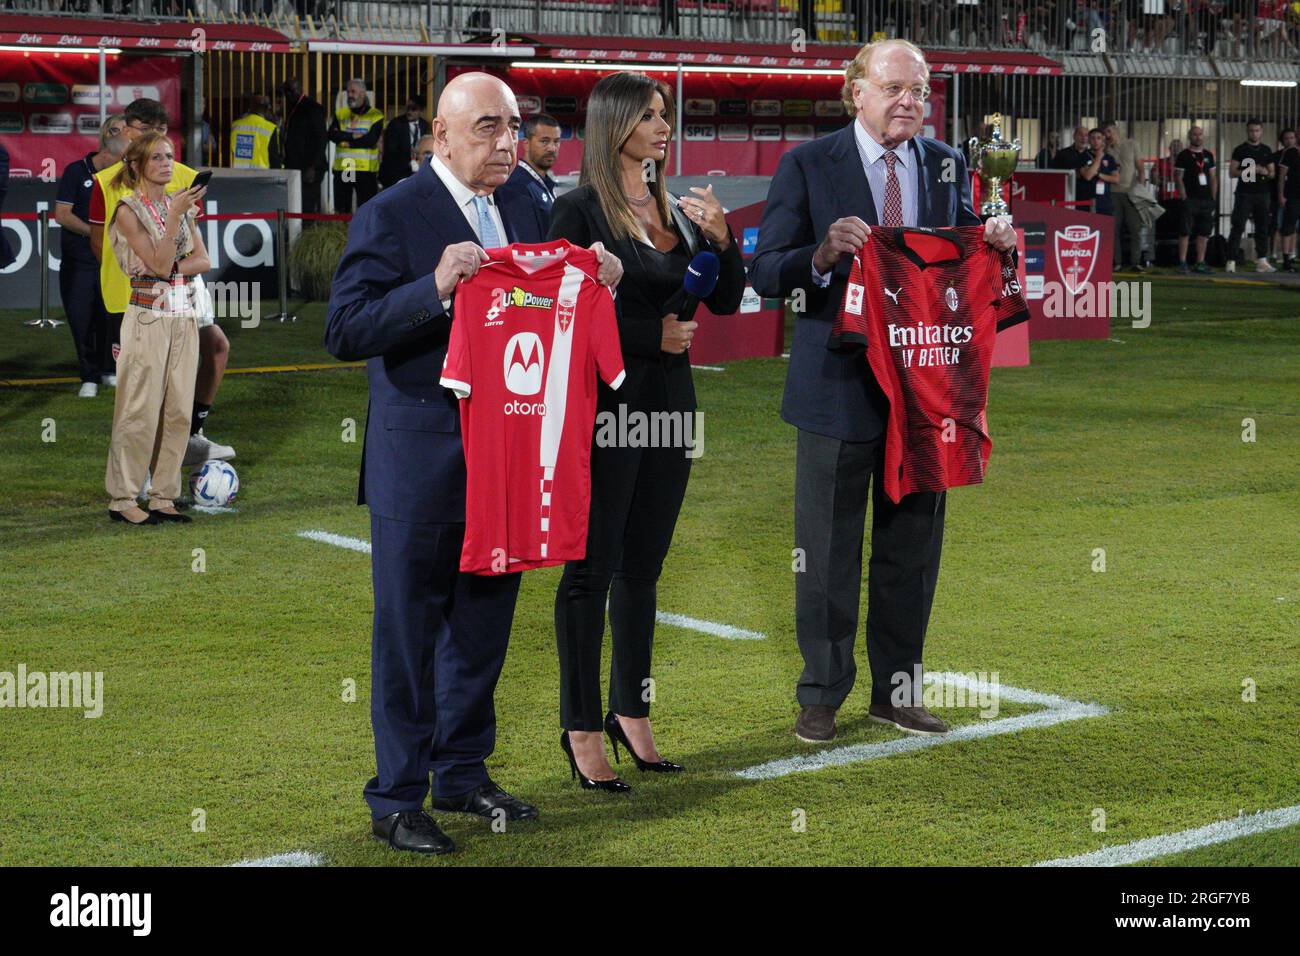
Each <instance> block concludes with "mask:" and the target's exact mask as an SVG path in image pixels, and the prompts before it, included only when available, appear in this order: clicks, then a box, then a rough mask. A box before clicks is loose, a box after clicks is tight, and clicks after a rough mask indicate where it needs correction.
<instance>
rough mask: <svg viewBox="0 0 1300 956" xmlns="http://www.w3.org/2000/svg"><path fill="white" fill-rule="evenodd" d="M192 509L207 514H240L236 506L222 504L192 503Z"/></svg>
mask: <svg viewBox="0 0 1300 956" xmlns="http://www.w3.org/2000/svg"><path fill="white" fill-rule="evenodd" d="M190 510H191V511H197V512H198V513H199V514H205V515H233V514H239V511H238V510H237V509H235V508H223V507H221V506H220V505H190Z"/></svg>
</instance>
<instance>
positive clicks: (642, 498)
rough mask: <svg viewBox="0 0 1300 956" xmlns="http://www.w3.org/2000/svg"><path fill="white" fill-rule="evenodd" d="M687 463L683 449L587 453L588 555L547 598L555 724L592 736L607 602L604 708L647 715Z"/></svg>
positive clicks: (568, 568) (599, 722)
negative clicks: (556, 672) (555, 659)
mask: <svg viewBox="0 0 1300 956" xmlns="http://www.w3.org/2000/svg"><path fill="white" fill-rule="evenodd" d="M690 472H691V460H690V459H689V458H687V457H686V451H685V449H683V448H627V447H606V448H602V447H600V446H599V445H593V447H592V453H591V517H590V520H589V523H588V526H587V556H586V557H585V558H584V559H583V560H581V561H570V562H569V563H568V564H566V565H565V566H564V575H563V576H562V577H561V578H560V586H559V589H558V590H557V591H556V594H555V634H556V643H557V644H558V646H559V652H560V725H561V726H562V727H563V728H564V729H565V730H600V729H601V728H602V727H603V726H604V716H605V715H604V708H603V707H602V706H601V701H602V695H601V690H600V683H601V673H600V651H601V645H602V644H603V643H604V638H605V603H606V599H607V598H608V602H609V629H610V635H611V638H612V643H613V652H612V655H611V657H610V675H609V709H610V710H612V711H613V712H614V713H616V714H622V715H623V716H625V717H646V716H649V714H650V700H649V697H650V694H649V692H648V688H649V685H648V683H647V681H648V679H649V677H650V656H651V645H652V644H653V643H654V630H655V590H656V585H657V582H658V580H659V573H660V571H661V570H662V569H663V563H664V558H665V557H666V556H667V555H668V547H669V545H670V544H671V543H672V539H673V529H674V528H675V527H676V525H677V515H678V514H679V513H680V511H681V507H682V499H683V498H685V497H686V483H687V480H688V479H689V478H690Z"/></svg>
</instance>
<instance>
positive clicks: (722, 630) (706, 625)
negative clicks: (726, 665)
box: [655, 611, 767, 641]
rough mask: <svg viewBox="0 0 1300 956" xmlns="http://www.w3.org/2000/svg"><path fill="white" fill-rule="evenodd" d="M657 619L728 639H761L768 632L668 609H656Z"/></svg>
mask: <svg viewBox="0 0 1300 956" xmlns="http://www.w3.org/2000/svg"><path fill="white" fill-rule="evenodd" d="M655 620H656V621H657V622H658V623H660V624H668V625H670V626H672V627H684V628H686V629H687V630H690V631H699V632H700V633H702V634H712V635H713V636H714V637H721V638H723V639H724V640H728V641H761V640H763V639H764V638H766V637H767V635H766V634H760V633H758V631H747V630H745V629H744V628H743V627H732V626H731V625H730V624H717V623H715V622H713V621H701V620H700V619H699V618H697V617H687V616H686V615H685V614H670V613H669V612H667V611H656V612H655Z"/></svg>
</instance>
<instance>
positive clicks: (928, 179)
mask: <svg viewBox="0 0 1300 956" xmlns="http://www.w3.org/2000/svg"><path fill="white" fill-rule="evenodd" d="M854 122H856V120H855V121H854ZM911 149H912V155H913V156H914V157H916V158H917V159H919V160H920V166H919V170H920V175H919V176H918V177H917V184H918V196H917V225H918V226H929V227H944V226H978V225H979V224H980V218H979V217H978V216H977V215H975V210H974V209H973V208H972V206H971V196H970V176H969V175H968V174H967V172H966V159H965V157H964V156H963V155H962V154H961V153H960V152H959V151H958V150H955V149H953V148H952V147H951V146H949V145H947V144H946V143H942V142H940V141H939V140H936V139H926V138H924V137H920V136H918V137H916V138H914V139H912V140H911ZM845 216H857V217H858V218H859V219H861V220H862V221H863V222H865V223H866V224H867V225H869V226H874V225H877V224H878V220H877V218H876V205H875V202H874V201H873V199H872V196H871V187H870V186H869V185H868V184H867V174H866V172H865V171H864V170H863V168H862V158H861V155H860V154H859V152H858V144H857V142H856V140H855V138H854V133H853V124H852V123H850V124H848V125H847V126H845V127H844V129H842V130H840V131H839V132H838V133H835V134H833V135H831V136H826V137H824V138H822V139H817V140H813V141H812V142H809V143H804V144H803V145H801V146H798V147H796V148H795V149H792V150H790V151H789V152H788V153H786V154H785V155H784V156H782V157H781V162H780V164H779V165H778V166H777V169H776V175H774V176H773V177H772V183H771V186H770V187H769V189H768V194H767V208H766V209H765V210H764V211H763V219H762V222H761V223H760V224H759V229H758V245H757V247H756V248H755V250H754V258H753V260H752V261H751V262H750V265H749V280H750V284H751V285H752V286H753V287H754V291H755V292H757V293H758V294H759V295H761V296H765V297H770V298H779V299H784V298H787V297H789V296H791V295H793V294H794V292H795V290H796V289H804V290H806V296H807V298H806V301H805V303H804V305H805V308H804V311H803V312H802V313H796V314H795V323H794V340H793V342H792V343H791V345H790V366H789V369H788V370H787V371H786V378H785V396H784V398H783V399H782V401H781V417H782V418H783V419H784V420H785V421H787V422H789V423H790V424H791V425H794V426H796V427H798V428H802V429H805V430H807V431H811V432H815V433H817V434H819V435H828V436H830V437H832V438H838V439H840V440H842V441H872V440H874V439H876V438H879V437H880V436H881V435H882V434H884V431H885V422H886V421H887V420H888V417H889V404H888V402H887V401H886V399H885V396H884V393H882V392H881V391H880V387H879V386H878V385H877V384H876V381H875V379H874V378H873V377H872V375H871V373H870V371H869V369H868V368H867V366H866V365H865V363H864V360H863V356H862V354H861V353H845V352H835V351H831V350H830V349H828V348H827V347H826V341H827V339H828V338H829V336H830V331H831V325H832V323H833V322H834V321H835V313H836V310H837V309H838V308H839V305H840V302H841V301H842V300H843V298H844V287H845V284H846V283H847V282H848V275H849V269H850V267H851V265H852V257H851V256H847V255H846V256H841V257H840V261H839V262H838V263H837V264H836V266H835V268H834V270H833V271H832V274H831V283H830V285H829V286H828V287H827V288H825V289H822V288H820V287H819V286H818V285H817V284H816V283H815V282H814V281H813V272H812V257H813V253H814V252H815V251H816V249H817V246H818V245H819V244H820V243H821V241H822V240H823V239H825V238H826V233H827V230H829V229H830V226H831V223H833V222H834V221H835V220H837V219H841V218H844V217H845Z"/></svg>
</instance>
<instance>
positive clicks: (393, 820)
mask: <svg viewBox="0 0 1300 956" xmlns="http://www.w3.org/2000/svg"><path fill="white" fill-rule="evenodd" d="M370 832H371V833H372V834H373V835H374V837H375V839H376V840H383V841H384V842H385V843H387V844H388V845H389V846H390V847H392V848H393V849H394V850H407V851H408V852H411V853H451V852H452V851H454V850H455V849H456V844H455V843H453V842H452V839H451V837H449V836H447V834H445V833H443V832H442V831H441V830H439V829H438V824H436V823H434V822H433V817H431V816H429V815H428V814H427V813H425V812H424V811H423V810H398V811H397V812H396V813H390V814H389V815H388V816H386V817H380V818H379V819H378V820H375V821H373V822H372V823H371V824H370Z"/></svg>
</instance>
